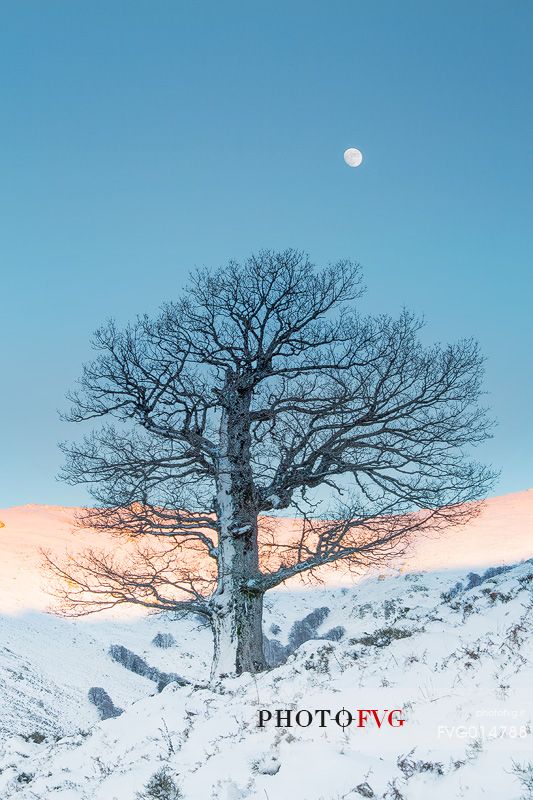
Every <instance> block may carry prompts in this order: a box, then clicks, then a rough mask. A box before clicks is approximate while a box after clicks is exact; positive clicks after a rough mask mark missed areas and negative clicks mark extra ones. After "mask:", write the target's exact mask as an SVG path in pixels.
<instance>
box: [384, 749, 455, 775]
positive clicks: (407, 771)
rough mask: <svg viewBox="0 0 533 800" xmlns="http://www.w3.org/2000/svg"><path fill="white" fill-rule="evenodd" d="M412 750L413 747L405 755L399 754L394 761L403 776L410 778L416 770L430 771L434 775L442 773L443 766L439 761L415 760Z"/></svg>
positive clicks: (419, 771)
mask: <svg viewBox="0 0 533 800" xmlns="http://www.w3.org/2000/svg"><path fill="white" fill-rule="evenodd" d="M414 752H415V751H414V748H413V750H411V751H410V752H409V753H407V755H405V756H399V757H398V760H397V762H396V763H397V764H398V767H399V768H400V770H401V771H402V772H403V775H404V777H405V778H412V777H413V775H416V773H417V772H418V773H422V772H432V773H434V774H435V775H444V767H443V765H442V764H441V763H440V762H439V761H423V760H419V761H415V760H414V759H413V758H412V756H413V753H414Z"/></svg>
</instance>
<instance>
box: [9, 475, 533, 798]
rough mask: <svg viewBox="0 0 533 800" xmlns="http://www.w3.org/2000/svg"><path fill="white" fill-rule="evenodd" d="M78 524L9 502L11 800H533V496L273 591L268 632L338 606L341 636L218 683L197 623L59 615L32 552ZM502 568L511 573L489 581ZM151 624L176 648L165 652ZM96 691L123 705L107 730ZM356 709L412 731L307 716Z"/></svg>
mask: <svg viewBox="0 0 533 800" xmlns="http://www.w3.org/2000/svg"><path fill="white" fill-rule="evenodd" d="M70 514H71V512H70V511H69V510H67V509H57V508H53V507H48V508H43V507H24V508H21V509H11V510H8V511H0V520H2V521H3V522H4V523H5V525H6V527H5V528H3V529H2V530H0V541H1V542H2V545H3V548H2V559H1V564H0V577H1V581H2V583H1V588H0V687H1V705H0V735H1V743H0V797H1V798H2V800H3V799H4V798H5V800H8V798H21V799H22V800H30V799H31V800H138V798H142V799H143V800H149V799H150V798H153V799H154V800H177V798H180V797H181V798H183V800H240V798H250V800H286V798H291V799H293V800H340V799H341V798H344V799H345V800H358V799H359V798H361V797H375V798H393V799H395V800H401V798H405V800H427V797H428V796H431V797H432V800H441V798H442V800H444V799H445V798H446V800H449V798H467V799H468V800H476V799H477V798H491V800H492V799H493V798H498V799H499V800H522V798H532V797H533V768H532V767H530V765H531V762H533V690H532V688H531V687H532V686H533V630H532V628H533V614H532V609H533V561H532V560H529V559H531V557H532V556H533V535H532V533H533V525H532V519H533V491H531V490H530V491H528V492H524V493H520V494H517V495H509V496H507V497H503V498H495V499H494V500H491V501H489V504H488V506H487V509H486V511H485V512H484V515H483V516H482V517H481V518H480V519H479V520H477V521H476V522H475V523H472V524H471V526H470V528H469V529H468V530H463V531H460V530H459V529H455V530H452V531H450V532H449V535H448V534H446V535H444V536H443V537H441V538H440V539H439V540H438V541H434V540H433V541H432V540H423V541H421V542H419V543H417V545H416V546H415V547H414V549H413V552H412V554H411V557H410V558H409V559H408V560H406V559H405V558H404V561H403V562H402V563H399V564H398V565H396V569H394V570H391V572H390V574H387V575H377V576H367V577H365V578H364V579H362V580H361V581H359V582H358V583H355V584H354V583H350V584H348V583H347V582H346V583H345V585H337V584H338V580H339V577H338V575H337V573H334V574H332V576H331V578H332V579H331V581H329V580H328V581H327V582H326V584H325V585H324V586H322V587H320V588H314V589H312V588H309V587H307V586H302V585H300V584H293V585H291V586H290V587H288V588H285V589H282V590H280V591H278V592H272V593H270V594H269V595H268V596H267V598H268V599H267V603H266V615H265V616H266V618H265V633H266V634H267V636H268V637H269V638H272V639H273V638H276V639H277V640H279V641H280V642H281V643H282V644H286V643H287V642H288V641H289V638H290V634H291V631H292V632H293V633H294V630H295V629H294V628H293V625H294V623H295V622H297V621H299V620H302V619H303V618H305V616H306V615H307V614H309V613H310V612H312V611H314V610H315V609H318V608H328V609H329V612H327V613H326V612H323V614H322V616H323V617H324V620H323V622H322V624H321V626H320V627H319V629H318V635H324V634H326V633H327V632H328V631H329V630H331V629H332V628H339V627H340V628H343V629H344V633H343V635H342V637H341V638H339V639H338V640H335V641H329V640H324V639H322V640H321V639H314V640H310V641H307V642H305V643H304V644H302V645H301V646H300V647H299V648H298V649H297V650H296V651H295V652H294V653H293V654H292V655H291V656H289V658H288V661H287V662H286V663H285V664H283V665H282V666H280V667H278V668H276V669H274V670H272V671H270V672H268V673H264V674H261V675H259V676H255V677H253V676H248V675H245V676H241V677H240V678H238V679H228V680H226V681H224V682H223V683H221V684H220V685H218V686H217V687H215V688H208V687H207V686H206V685H205V681H206V679H207V676H208V672H209V660H210V655H211V652H210V651H211V643H210V635H209V632H208V631H207V630H206V629H205V628H203V627H202V626H201V625H199V624H198V623H196V622H194V621H192V620H185V619H182V620H172V619H171V618H169V617H162V616H149V617H145V616H139V615H134V614H124V613H121V614H114V615H113V614H109V613H108V614H107V615H106V616H105V617H98V616H96V617H92V618H88V619H85V620H78V621H73V620H64V619H61V618H59V617H57V616H54V615H52V614H47V613H45V608H46V603H47V602H48V600H47V596H46V593H45V588H46V587H45V586H43V585H42V578H41V573H40V571H39V555H38V549H39V547H41V546H47V547H50V548H52V549H53V550H59V549H61V548H62V547H63V546H64V545H65V543H66V542H67V541H69V533H68V530H69V526H70ZM86 535H87V536H89V534H86ZM78 536H79V534H78ZM85 544H86V542H85ZM502 564H508V565H515V566H512V567H511V568H510V569H507V570H505V571H502V572H497V573H496V574H494V573H493V571H492V570H490V569H489V571H488V573H487V569H488V568H489V567H492V566H499V565H502ZM472 573H474V575H473V576H472ZM157 633H163V634H171V635H172V637H173V640H174V643H173V644H172V645H171V646H170V647H168V648H161V647H157V646H156V645H154V644H153V643H152V642H153V639H154V637H155V635H156V634H157ZM113 644H118V645H123V646H124V647H126V648H128V649H129V650H131V651H132V652H133V653H135V654H137V655H138V656H140V657H141V658H142V659H143V660H144V661H145V662H147V664H149V665H150V666H153V667H157V668H159V669H160V670H161V671H163V672H177V673H179V674H180V675H182V676H184V677H185V678H188V679H189V680H191V681H193V685H191V686H178V685H177V684H176V683H170V684H168V685H167V686H166V688H164V689H163V690H162V691H161V692H158V690H157V686H156V683H154V681H153V680H150V679H149V678H147V677H142V676H140V675H137V674H134V673H133V672H131V671H130V670H128V669H126V668H125V667H124V666H122V664H120V663H116V662H115V661H113V659H112V658H111V657H110V654H109V647H110V645H113ZM91 687H101V688H103V689H104V690H105V691H106V692H107V693H108V694H109V696H110V698H111V700H112V701H113V703H114V705H115V706H116V707H119V708H121V709H124V712H123V713H122V714H121V715H120V716H118V717H116V718H112V719H107V720H105V721H99V715H98V712H97V710H96V708H95V706H94V705H92V704H91V703H90V702H89V700H88V691H89V689H90V688H91ZM343 708H344V709H347V710H348V711H350V712H351V713H352V714H353V716H354V718H356V716H357V715H356V710H357V709H376V710H378V711H379V715H380V716H382V714H383V712H384V711H385V710H389V711H390V710H392V709H401V710H402V715H401V716H402V717H403V718H405V723H404V724H403V725H402V726H401V727H390V726H389V725H387V724H385V725H383V726H382V727H381V728H378V726H377V724H376V723H375V722H374V723H373V724H367V725H366V726H365V727H364V728H358V727H356V724H355V723H354V724H352V725H350V726H348V727H345V728H342V727H340V726H339V725H337V724H336V723H335V721H334V720H329V722H328V724H326V725H325V726H324V727H319V725H318V721H317V719H316V718H315V720H314V721H313V722H312V723H311V724H310V725H309V726H308V727H299V726H298V725H297V724H296V721H295V718H294V715H295V713H296V712H297V711H298V710H305V709H308V710H311V711H312V712H314V710H315V709H330V710H331V712H332V715H333V716H334V715H335V714H336V713H337V712H338V711H340V710H341V709H343ZM276 709H280V710H282V711H287V710H292V719H291V722H292V725H291V726H290V727H289V726H288V725H287V724H286V718H285V719H283V718H282V719H281V722H282V725H281V726H280V727H276V726H275V724H274V723H275V721H276ZM261 710H263V711H270V712H271V713H272V720H270V721H268V722H266V723H265V726H264V727H263V728H260V727H259V726H258V720H259V712H260V711H261ZM264 716H266V715H264ZM399 716H400V715H396V718H398V717H399ZM340 719H342V720H345V719H346V716H343V717H341V718H340ZM304 721H305V716H304ZM154 776H156V777H155V778H154ZM146 787H149V788H148V789H146ZM150 787H151V788H150ZM158 787H159V788H158ZM165 787H166V788H165ZM173 787H174V788H173ZM528 787H529V788H528ZM137 793H139V794H137Z"/></svg>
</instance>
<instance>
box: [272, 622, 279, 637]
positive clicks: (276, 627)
mask: <svg viewBox="0 0 533 800" xmlns="http://www.w3.org/2000/svg"><path fill="white" fill-rule="evenodd" d="M270 633H272V634H273V635H274V636H277V635H278V633H281V628H280V627H279V625H276V623H275V622H274V623H273V624H272V625H271V626H270Z"/></svg>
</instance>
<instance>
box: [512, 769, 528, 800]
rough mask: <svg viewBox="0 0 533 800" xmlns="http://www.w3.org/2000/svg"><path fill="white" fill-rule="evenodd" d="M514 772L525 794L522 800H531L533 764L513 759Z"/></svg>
mask: <svg viewBox="0 0 533 800" xmlns="http://www.w3.org/2000/svg"><path fill="white" fill-rule="evenodd" d="M513 773H514V774H515V775H516V777H517V778H518V780H519V781H520V784H521V786H522V789H524V790H525V794H523V795H522V797H521V800H531V799H532V798H533V764H531V763H529V764H524V765H522V764H519V763H518V762H516V761H513Z"/></svg>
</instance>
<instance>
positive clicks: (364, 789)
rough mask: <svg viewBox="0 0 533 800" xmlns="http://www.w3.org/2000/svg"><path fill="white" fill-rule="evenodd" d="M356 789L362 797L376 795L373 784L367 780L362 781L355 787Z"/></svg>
mask: <svg viewBox="0 0 533 800" xmlns="http://www.w3.org/2000/svg"><path fill="white" fill-rule="evenodd" d="M355 791H356V792H357V794H360V795H361V797H375V796H376V795H375V794H374V791H373V789H372V787H371V786H369V785H368V783H367V782H366V781H365V782H364V783H360V784H359V786H356V787H355Z"/></svg>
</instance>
